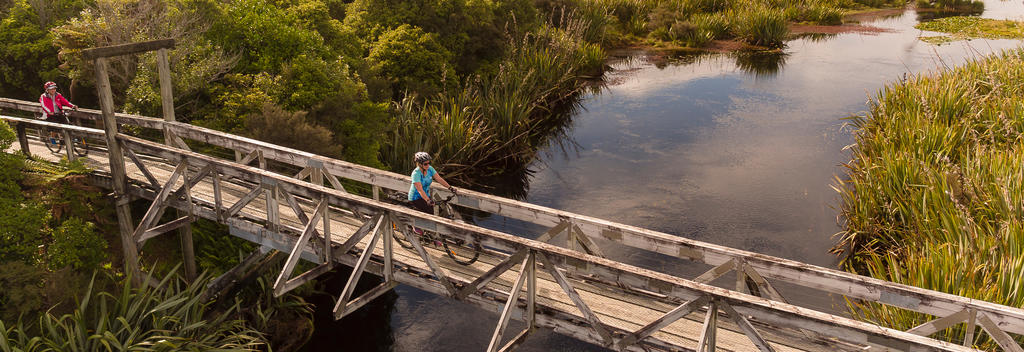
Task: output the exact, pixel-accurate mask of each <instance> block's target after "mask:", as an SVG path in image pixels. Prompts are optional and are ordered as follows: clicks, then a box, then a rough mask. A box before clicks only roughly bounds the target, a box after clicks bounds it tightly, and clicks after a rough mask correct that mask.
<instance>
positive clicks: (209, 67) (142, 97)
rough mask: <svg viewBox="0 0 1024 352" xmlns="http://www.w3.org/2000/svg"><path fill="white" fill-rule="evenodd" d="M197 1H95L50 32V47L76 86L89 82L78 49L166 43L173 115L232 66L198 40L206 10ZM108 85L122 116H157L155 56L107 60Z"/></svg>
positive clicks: (231, 59)
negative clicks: (121, 106)
mask: <svg viewBox="0 0 1024 352" xmlns="http://www.w3.org/2000/svg"><path fill="white" fill-rule="evenodd" d="M202 5H203V3H202V2H201V1H188V0H140V1H130V2H129V1H123V0H97V2H96V5H95V6H94V7H91V8H89V9H88V10H85V11H83V12H82V13H81V15H80V16H79V17H76V18H75V19H73V20H71V21H70V22H68V23H67V24H65V25H63V26H60V27H58V28H57V29H56V31H55V33H56V38H55V43H56V44H57V45H59V46H60V48H61V51H60V52H61V55H62V58H63V59H64V60H66V61H67V65H68V67H69V68H70V71H69V75H70V76H71V77H72V78H75V79H77V80H79V81H81V82H85V83H91V82H92V81H93V72H92V70H93V64H92V62H91V61H88V60H83V59H82V58H81V56H80V54H79V53H80V52H81V50H82V49H85V48H89V47H94V46H104V45H116V44H124V43H130V42H139V41H146V40H155V39H164V38H171V39H174V40H175V48H174V49H172V50H170V52H169V55H168V56H169V61H170V67H171V82H172V84H173V85H174V97H175V106H176V108H178V109H179V110H182V109H186V108H189V107H190V106H192V105H198V104H200V103H201V101H197V98H199V97H202V96H204V92H205V89H206V88H208V87H209V85H210V83H212V82H215V81H217V80H218V79H220V78H221V76H223V75H224V74H225V73H227V72H229V71H230V70H231V68H232V67H233V66H234V64H235V61H236V60H237V58H235V57H234V56H231V55H228V54H226V53H225V52H224V50H223V49H221V48H220V47H219V46H216V45H214V44H213V43H212V42H211V41H210V40H209V39H207V38H206V37H205V36H204V34H205V33H206V32H207V29H208V28H209V27H210V25H209V24H208V22H209V21H208V19H207V18H206V16H207V13H209V10H208V9H206V8H205V7H203V6H202ZM110 62H111V65H110V68H111V69H110V71H109V72H110V81H111V86H112V87H113V89H114V91H126V93H127V94H125V95H123V96H122V95H120V94H115V97H117V98H118V99H119V101H118V102H121V101H120V99H121V98H122V97H123V99H124V103H126V105H125V110H127V111H129V112H133V113H140V114H145V115H149V116H158V115H159V113H160V93H159V84H158V75H157V67H156V53H152V52H150V53H144V54H141V55H125V56H119V57H114V58H110Z"/></svg>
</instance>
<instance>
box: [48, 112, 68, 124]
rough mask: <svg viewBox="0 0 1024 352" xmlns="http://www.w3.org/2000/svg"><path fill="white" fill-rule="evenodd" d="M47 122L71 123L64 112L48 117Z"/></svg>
mask: <svg viewBox="0 0 1024 352" xmlns="http://www.w3.org/2000/svg"><path fill="white" fill-rule="evenodd" d="M44 121H46V122H53V123H62V124H65V125H67V124H69V122H68V117H67V115H64V114H53V115H50V116H47V117H46V120H44Z"/></svg>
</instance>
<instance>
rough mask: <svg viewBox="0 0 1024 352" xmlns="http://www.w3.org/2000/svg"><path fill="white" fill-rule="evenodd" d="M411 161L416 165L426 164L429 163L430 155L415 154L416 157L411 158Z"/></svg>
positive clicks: (423, 153) (425, 153) (424, 153)
mask: <svg viewBox="0 0 1024 352" xmlns="http://www.w3.org/2000/svg"><path fill="white" fill-rule="evenodd" d="M413 160H416V163H417V164H422V163H425V162H428V161H430V154H427V152H416V156H414V157H413Z"/></svg>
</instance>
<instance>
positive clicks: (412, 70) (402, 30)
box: [366, 24, 455, 97]
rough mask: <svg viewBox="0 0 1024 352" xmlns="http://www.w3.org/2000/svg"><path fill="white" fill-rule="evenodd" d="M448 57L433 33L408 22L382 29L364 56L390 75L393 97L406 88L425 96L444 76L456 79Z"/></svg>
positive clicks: (439, 85) (440, 85)
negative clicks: (367, 54)
mask: <svg viewBox="0 0 1024 352" xmlns="http://www.w3.org/2000/svg"><path fill="white" fill-rule="evenodd" d="M451 59H452V54H451V53H450V52H449V51H448V50H447V49H445V48H444V47H442V46H441V43H440V42H439V41H438V36H437V35H436V34H433V33H427V32H424V31H423V29H421V28H418V27H414V26H411V25H408V24H403V25H401V26H398V27H397V28H395V29H392V30H388V31H385V32H384V33H382V34H381V35H380V38H379V40H378V41H377V42H376V43H375V44H374V45H373V47H372V48H371V49H370V54H369V56H367V58H366V60H367V61H368V62H369V63H370V65H373V66H375V67H376V68H378V69H379V71H380V72H381V73H382V74H384V76H386V77H390V78H391V80H392V82H393V83H394V86H393V88H394V92H395V97H400V96H401V92H404V91H406V90H410V91H413V92H417V93H419V94H421V95H425V96H430V95H433V94H436V93H438V92H440V91H441V90H442V89H443V88H444V84H445V80H451V79H455V74H454V71H452V69H451V64H450V63H449V62H450V61H451Z"/></svg>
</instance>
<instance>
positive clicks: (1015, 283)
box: [836, 49, 1024, 349]
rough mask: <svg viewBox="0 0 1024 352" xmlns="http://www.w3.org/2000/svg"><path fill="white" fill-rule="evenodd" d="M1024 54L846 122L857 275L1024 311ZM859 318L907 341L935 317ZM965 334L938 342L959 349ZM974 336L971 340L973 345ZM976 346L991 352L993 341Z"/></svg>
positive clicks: (909, 89)
mask: <svg viewBox="0 0 1024 352" xmlns="http://www.w3.org/2000/svg"><path fill="white" fill-rule="evenodd" d="M1022 82H1024V50H1022V49H1017V50H1013V51H1007V52H1004V53H1002V54H1001V55H996V56H993V57H990V58H986V59H982V60H979V61H976V62H971V63H968V64H966V65H964V66H963V67H959V68H956V69H953V70H949V71H943V72H939V73H934V74H927V75H921V76H915V77H911V78H909V79H907V80H905V81H901V82H897V83H894V84H891V85H889V86H887V87H886V88H884V89H883V90H882V91H880V92H879V93H878V94H877V96H876V97H875V99H874V100H873V101H872V102H871V104H870V109H869V112H868V113H867V114H866V115H865V116H860V117H856V118H854V119H853V124H854V126H856V128H857V130H856V132H855V136H856V141H857V144H856V145H855V147H854V148H853V159H852V161H851V162H850V163H849V164H848V165H847V169H848V179H847V180H843V181H841V182H840V185H839V187H837V188H838V189H840V191H841V195H842V215H843V218H844V220H845V224H844V225H845V230H844V231H843V232H842V233H840V234H839V236H840V239H841V241H840V243H839V244H838V245H837V247H836V251H837V252H842V253H843V254H844V255H845V258H844V259H843V261H842V266H843V267H844V268H845V269H847V270H849V271H852V272H856V273H859V274H864V275H870V276H873V277H877V278H881V279H885V280H890V281H895V282H899V283H904V284H908V285H913V286H918V287H922V288H927V289H932V290H938V291H943V292H949V293H953V294H956V295H961V296H965V297H970V298H976V299H981V300H985V301H989V302H995V303H999V304H1004V305H1007V306H1011V307H1020V306H1021V305H1022V304H1024V275H1022V273H1024V209H1022V207H1024V136H1022V133H1024V104H1022V103H1021V101H1022V98H1024V83H1022ZM852 306H853V308H854V311H855V314H857V315H859V316H861V317H863V318H865V319H867V320H870V321H874V322H878V323H880V324H882V325H883V326H888V327H892V328H895V329H900V330H906V329H909V328H911V327H914V326H916V325H918V324H921V323H924V322H925V321H927V320H930V319H932V317H928V316H923V315H920V314H916V313H909V312H906V311H902V310H897V309H892V308H887V307H882V306H878V305H875V304H870V305H858V304H852ZM964 335H965V330H964V328H963V325H962V324H961V325H959V326H957V327H955V328H953V329H950V330H946V331H942V332H940V333H939V334H937V335H936V336H939V337H941V338H946V339H948V340H950V341H962V340H963V338H964ZM979 335H984V334H979ZM976 336H977V335H976ZM974 343H975V344H976V345H977V346H979V347H982V348H986V349H991V348H993V346H994V344H993V343H992V342H991V341H990V340H988V337H987V336H986V337H976V338H975V341H974Z"/></svg>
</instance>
